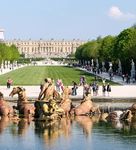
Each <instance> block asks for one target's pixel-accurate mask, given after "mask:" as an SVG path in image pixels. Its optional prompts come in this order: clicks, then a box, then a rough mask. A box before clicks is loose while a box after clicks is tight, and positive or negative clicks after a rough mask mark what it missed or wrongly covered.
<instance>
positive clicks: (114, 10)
mask: <svg viewBox="0 0 136 150" xmlns="http://www.w3.org/2000/svg"><path fill="white" fill-rule="evenodd" d="M108 15H109V16H110V17H111V18H114V19H119V20H130V19H136V15H135V14H132V13H129V12H127V13H125V12H123V11H121V10H120V9H119V7H117V6H112V7H111V8H110V10H109V13H108Z"/></svg>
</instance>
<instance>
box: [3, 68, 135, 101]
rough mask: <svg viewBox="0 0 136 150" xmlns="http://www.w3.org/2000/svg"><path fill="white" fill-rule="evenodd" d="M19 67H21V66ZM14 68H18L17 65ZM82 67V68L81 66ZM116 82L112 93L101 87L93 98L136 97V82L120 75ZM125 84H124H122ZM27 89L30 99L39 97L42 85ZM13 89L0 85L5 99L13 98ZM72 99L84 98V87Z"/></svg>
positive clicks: (4, 71)
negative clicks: (130, 81)
mask: <svg viewBox="0 0 136 150" xmlns="http://www.w3.org/2000/svg"><path fill="white" fill-rule="evenodd" d="M20 67H24V66H20ZM20 67H19V68H20ZM14 69H18V68H17V67H16V68H14ZM79 69H81V68H79ZM81 70H83V71H86V72H89V73H91V74H93V73H92V72H90V71H87V70H85V69H81ZM9 71H11V70H10V69H7V70H3V72H2V74H4V73H7V72H9ZM98 76H100V77H102V78H105V79H109V75H108V73H102V74H99V75H98ZM113 81H114V82H117V83H119V84H121V85H118V86H112V87H111V88H112V91H111V93H110V95H108V94H107V93H106V95H105V96H104V95H103V93H102V87H101V86H100V87H99V93H98V95H97V96H95V95H92V98H93V99H136V86H135V84H133V85H132V84H131V85H130V84H129V85H128V84H126V83H124V82H123V81H122V78H121V77H119V76H114V78H113ZM122 85H123V86H122ZM23 87H24V88H25V89H26V92H27V93H26V94H27V96H28V97H29V99H37V97H38V95H39V92H40V86H23ZM11 90H12V87H11V89H7V87H6V86H0V91H1V92H2V93H3V94H4V97H5V99H10V100H11V99H12V98H10V97H9V93H10V92H11ZM71 98H72V99H82V98H83V87H82V86H81V87H79V88H78V90H77V96H71ZM15 99H17V96H15Z"/></svg>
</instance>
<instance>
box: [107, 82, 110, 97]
mask: <svg viewBox="0 0 136 150" xmlns="http://www.w3.org/2000/svg"><path fill="white" fill-rule="evenodd" d="M106 90H107V93H108V96H109V92H111V86H110V84H109V83H108V84H107V89H106Z"/></svg>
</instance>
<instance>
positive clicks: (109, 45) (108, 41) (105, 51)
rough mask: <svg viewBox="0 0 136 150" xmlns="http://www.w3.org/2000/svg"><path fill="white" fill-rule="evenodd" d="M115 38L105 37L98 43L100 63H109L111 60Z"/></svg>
mask: <svg viewBox="0 0 136 150" xmlns="http://www.w3.org/2000/svg"><path fill="white" fill-rule="evenodd" d="M115 39H116V37H114V36H110V35H109V36H106V37H104V38H103V39H102V40H101V42H100V47H99V56H100V59H101V60H102V61H111V60H112V59H113V48H114V44H115Z"/></svg>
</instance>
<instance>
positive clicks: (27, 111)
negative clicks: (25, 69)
mask: <svg viewBox="0 0 136 150" xmlns="http://www.w3.org/2000/svg"><path fill="white" fill-rule="evenodd" d="M15 94H18V101H17V106H14V108H15V109H16V110H18V111H19V115H20V116H21V115H22V117H25V118H26V117H30V116H33V115H34V110H35V107H34V106H33V105H31V104H29V102H28V99H27V97H26V91H25V89H24V88H22V87H14V88H13V90H12V91H11V93H10V94H9V96H12V97H13V96H14V95H15Z"/></svg>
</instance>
